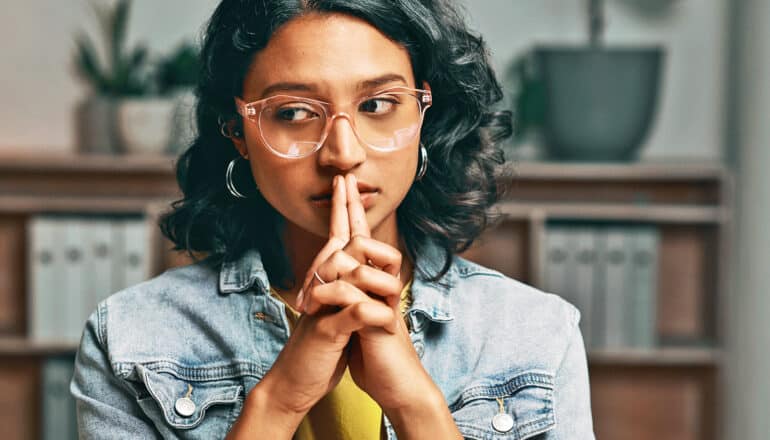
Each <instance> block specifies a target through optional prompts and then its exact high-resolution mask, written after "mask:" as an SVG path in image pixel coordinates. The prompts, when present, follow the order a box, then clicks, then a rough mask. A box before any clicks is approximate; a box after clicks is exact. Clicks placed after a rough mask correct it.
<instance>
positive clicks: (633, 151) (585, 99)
mask: <svg viewBox="0 0 770 440" xmlns="http://www.w3.org/2000/svg"><path fill="white" fill-rule="evenodd" d="M535 56H536V62H537V66H538V69H539V71H540V76H541V78H542V80H543V84H544V88H545V121H544V126H543V137H544V139H545V146H546V150H547V153H548V155H549V156H550V158H552V159H558V160H572V161H629V160H633V159H635V158H637V157H638V155H639V147H640V146H641V144H642V142H643V141H644V138H645V136H646V135H647V134H648V131H649V128H650V125H651V122H652V120H653V116H654V114H655V108H656V102H657V96H658V85H659V82H660V71H661V64H662V62H663V61H662V60H663V50H662V49H660V48H629V49H612V48H540V49H537V50H536V52H535Z"/></svg>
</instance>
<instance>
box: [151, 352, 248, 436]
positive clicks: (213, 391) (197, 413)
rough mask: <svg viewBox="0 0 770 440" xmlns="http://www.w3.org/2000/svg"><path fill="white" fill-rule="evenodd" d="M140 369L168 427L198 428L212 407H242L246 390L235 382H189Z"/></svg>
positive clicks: (165, 373) (172, 375)
mask: <svg viewBox="0 0 770 440" xmlns="http://www.w3.org/2000/svg"><path fill="white" fill-rule="evenodd" d="M136 369H137V372H138V373H139V377H140V380H141V381H142V382H143V383H144V386H145V387H146V388H147V391H148V392H149V394H150V396H152V399H153V400H154V401H155V402H156V403H157V404H158V405H159V407H160V410H161V412H162V413H163V418H164V419H165V420H166V423H168V424H169V425H171V426H173V427H175V428H180V429H189V428H194V427H195V426H197V425H198V424H199V423H200V422H201V420H202V419H203V416H204V415H205V414H206V410H207V409H208V408H209V407H211V406H212V405H227V404H230V405H232V404H236V403H238V401H239V399H240V394H241V391H242V389H243V386H242V385H240V384H239V383H238V382H236V381H235V380H216V381H187V380H184V379H182V378H180V377H177V376H176V375H174V374H172V373H168V372H165V371H164V372H156V371H152V370H150V369H148V368H146V367H144V366H141V365H137V366H136Z"/></svg>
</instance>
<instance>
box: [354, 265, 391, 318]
mask: <svg viewBox="0 0 770 440" xmlns="http://www.w3.org/2000/svg"><path fill="white" fill-rule="evenodd" d="M339 281H345V282H348V283H350V284H352V285H353V286H355V287H357V288H358V289H360V290H362V291H363V292H365V293H366V295H368V296H369V297H372V298H374V299H381V300H383V301H384V302H385V303H386V304H388V305H389V306H391V307H394V308H398V303H399V302H400V300H401V290H403V288H404V286H403V283H401V280H399V279H398V278H396V277H394V276H392V275H390V274H388V273H385V272H383V271H381V270H378V269H375V268H373V267H370V266H366V265H360V266H358V267H356V268H355V269H354V270H353V271H351V272H348V273H346V274H345V275H343V276H342V277H341V278H340V280H339ZM372 295H374V296H372Z"/></svg>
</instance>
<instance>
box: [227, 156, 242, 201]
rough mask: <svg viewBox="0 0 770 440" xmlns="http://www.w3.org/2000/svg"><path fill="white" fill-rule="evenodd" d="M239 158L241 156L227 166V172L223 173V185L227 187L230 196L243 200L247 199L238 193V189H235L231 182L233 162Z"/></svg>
mask: <svg viewBox="0 0 770 440" xmlns="http://www.w3.org/2000/svg"><path fill="white" fill-rule="evenodd" d="M240 158H241V156H238V157H236V158H235V159H233V160H231V161H230V163H228V164H227V172H225V185H227V190H228V191H230V194H232V195H233V197H236V198H239V199H245V198H247V197H246V196H244V195H243V194H241V192H240V191H238V189H237V188H236V187H235V183H234V182H233V169H234V168H235V161H237V160H238V159H240Z"/></svg>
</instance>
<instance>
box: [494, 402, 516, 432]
mask: <svg viewBox="0 0 770 440" xmlns="http://www.w3.org/2000/svg"><path fill="white" fill-rule="evenodd" d="M496 400H497V404H498V405H499V408H500V411H499V412H498V413H497V414H495V416H494V417H492V427H493V428H495V431H497V432H508V431H510V430H511V429H513V417H511V416H509V415H508V414H506V413H505V405H504V404H503V399H501V398H499V397H498V398H497V399H496Z"/></svg>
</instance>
